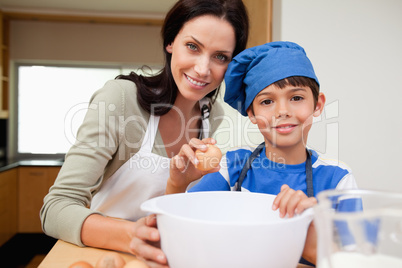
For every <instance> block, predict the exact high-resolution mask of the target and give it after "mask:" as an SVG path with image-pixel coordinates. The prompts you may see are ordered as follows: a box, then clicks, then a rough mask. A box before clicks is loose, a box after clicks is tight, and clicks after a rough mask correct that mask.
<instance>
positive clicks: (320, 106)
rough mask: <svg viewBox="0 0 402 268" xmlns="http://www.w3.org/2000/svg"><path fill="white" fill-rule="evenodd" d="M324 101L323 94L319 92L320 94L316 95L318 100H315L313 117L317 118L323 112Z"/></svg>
mask: <svg viewBox="0 0 402 268" xmlns="http://www.w3.org/2000/svg"><path fill="white" fill-rule="evenodd" d="M325 100H326V98H325V95H324V93H322V92H320V94H318V100H317V104H316V106H315V109H314V113H313V116H315V117H317V116H319V115H320V114H321V113H322V110H324V106H325Z"/></svg>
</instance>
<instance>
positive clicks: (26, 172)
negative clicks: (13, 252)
mask: <svg viewBox="0 0 402 268" xmlns="http://www.w3.org/2000/svg"><path fill="white" fill-rule="evenodd" d="M59 171H60V167H59V166H58V167H19V168H18V232H19V233H38V232H42V227H41V223H40V218H39V212H40V209H41V207H42V205H43V198H44V197H45V195H46V194H47V193H48V192H49V188H50V186H52V185H53V183H54V181H55V179H56V177H57V174H58V173H59Z"/></svg>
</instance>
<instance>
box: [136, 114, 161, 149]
mask: <svg viewBox="0 0 402 268" xmlns="http://www.w3.org/2000/svg"><path fill="white" fill-rule="evenodd" d="M159 119H160V117H159V116H155V115H152V114H151V115H150V116H149V122H148V126H147V130H146V132H145V135H144V139H143V140H142V145H141V149H142V150H144V151H146V152H152V148H153V146H154V142H155V137H156V132H157V131H158V125H159Z"/></svg>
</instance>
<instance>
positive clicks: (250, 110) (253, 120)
mask: <svg viewBox="0 0 402 268" xmlns="http://www.w3.org/2000/svg"><path fill="white" fill-rule="evenodd" d="M246 112H247V115H248V118H249V119H250V121H251V123H253V124H257V119H256V118H255V115H254V111H253V104H251V105H250V107H248V108H247V111H246Z"/></svg>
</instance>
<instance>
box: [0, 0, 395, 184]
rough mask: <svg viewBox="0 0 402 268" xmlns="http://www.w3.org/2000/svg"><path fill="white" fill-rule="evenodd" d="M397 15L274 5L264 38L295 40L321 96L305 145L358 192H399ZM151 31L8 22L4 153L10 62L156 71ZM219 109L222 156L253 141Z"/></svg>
mask: <svg viewBox="0 0 402 268" xmlns="http://www.w3.org/2000/svg"><path fill="white" fill-rule="evenodd" d="M170 2H171V3H173V2H174V1H170ZM164 4H165V5H166V7H169V5H168V4H167V3H166V2H164ZM401 12H402V2H401V1H399V0H384V1H375V0H348V1H331V0H303V1H299V0H274V1H273V12H272V13H273V20H272V28H273V31H272V40H273V41H275V40H289V41H294V42H297V43H299V44H300V45H302V46H303V47H304V48H305V49H306V51H307V53H308V55H309V57H310V58H311V60H312V62H313V64H314V66H315V69H316V72H317V74H318V77H319V79H320V82H321V89H322V91H323V92H325V93H326V96H327V106H326V110H325V113H324V114H323V116H322V117H321V118H319V119H318V120H317V122H315V123H314V126H313V130H312V133H311V135H310V137H309V145H310V146H311V147H313V148H315V149H316V150H317V151H319V152H321V153H324V154H325V155H326V156H328V157H331V158H335V159H339V160H342V161H344V162H346V163H347V164H348V165H349V166H350V167H351V168H352V169H353V172H354V174H355V177H356V179H357V181H358V184H359V186H361V187H364V188H375V189H384V190H396V191H402V179H400V178H401V174H402V165H401V164H400V163H402V154H401V153H400V150H401V149H402V138H401V137H402V120H401V119H400V116H401V115H402V106H401V105H399V99H400V97H401V94H402V93H401V89H402V86H401V84H400V83H399V81H398V77H399V76H400V75H401V73H402V64H401V62H402V51H401V47H402V17H401V16H400V15H399V14H400V13H401ZM153 15H154V16H155V17H156V18H163V14H159V15H158V14H156V15H155V14H153ZM158 16H159V17H158ZM159 31H160V26H158V25H155V26H152V25H149V26H145V25H143V26H140V25H137V26H134V25H121V24H120V25H119V24H96V23H92V24H91V23H78V22H77V23H71V22H68V23H67V22H51V23H49V22H45V21H32V20H15V21H11V22H10V55H9V57H10V61H11V63H12V65H11V68H10V72H11V75H10V86H11V87H10V89H11V94H10V97H11V101H10V106H11V107H10V111H11V113H10V115H9V131H8V139H7V143H6V142H5V140H4V137H5V135H6V133H5V127H4V125H5V122H4V120H2V121H1V124H2V127H1V132H2V133H1V141H0V148H4V146H5V144H7V145H8V155H9V156H12V155H13V151H15V148H14V147H13V146H14V145H15V138H16V133H14V132H13V128H15V124H16V110H15V107H13V103H15V99H13V98H16V96H15V95H13V92H15V88H14V87H15V85H16V84H15V81H14V82H13V79H14V78H15V77H14V76H13V72H15V68H13V66H15V64H18V63H26V62H36V63H41V62H42V63H55V62H57V63H59V64H60V63H81V64H82V63H84V64H92V65H93V64H109V65H110V64H114V65H121V66H125V67H126V68H128V69H129V68H130V66H139V65H141V64H148V65H156V66H157V65H160V64H161V61H162V53H161V47H160V37H159ZM13 64H14V65H13ZM112 78H113V77H105V81H106V80H107V79H112ZM66 79H73V78H72V77H68V78H66ZM94 90H95V89H94ZM33 101H34V100H33ZM226 108H227V111H228V114H229V115H230V116H231V118H232V120H233V122H235V123H234V124H233V126H234V127H235V130H234V131H228V127H232V125H229V123H228V122H226V125H225V124H224V125H222V127H223V129H224V130H223V131H222V132H221V133H220V134H218V136H217V137H216V138H217V139H218V143H220V144H221V147H222V149H223V150H226V149H227V148H229V147H232V146H237V145H245V144H246V145H254V144H257V143H258V142H259V141H260V140H261V137H260V136H259V134H258V133H256V131H255V129H254V130H253V128H252V130H251V131H248V132H247V133H245V132H244V129H247V127H248V126H249V122H248V120H247V119H245V118H240V116H239V115H238V114H237V113H235V112H234V111H233V110H231V108H229V107H228V106H226ZM239 122H240V124H239ZM239 125H240V127H239ZM244 126H245V127H244ZM3 151H4V149H3ZM0 153H1V151H0Z"/></svg>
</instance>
